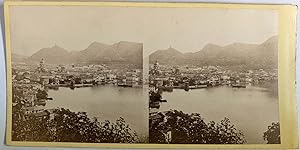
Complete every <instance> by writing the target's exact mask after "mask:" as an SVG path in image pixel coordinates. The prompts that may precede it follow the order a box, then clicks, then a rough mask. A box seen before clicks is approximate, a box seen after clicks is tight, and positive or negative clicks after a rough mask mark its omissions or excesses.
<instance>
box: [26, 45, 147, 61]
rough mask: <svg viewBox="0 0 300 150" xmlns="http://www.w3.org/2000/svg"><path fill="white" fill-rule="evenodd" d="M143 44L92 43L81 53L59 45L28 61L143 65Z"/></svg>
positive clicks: (31, 57)
mask: <svg viewBox="0 0 300 150" xmlns="http://www.w3.org/2000/svg"><path fill="white" fill-rule="evenodd" d="M142 55H143V44H142V43H134V42H125V41H121V42H118V43H115V44H112V45H107V44H103V43H99V42H93V43H91V44H90V45H89V46H88V47H87V48H86V49H84V50H81V51H71V52H69V51H67V50H65V49H63V48H61V47H59V46H57V45H55V46H53V47H50V48H42V49H40V50H39V51H37V52H36V53H34V54H33V55H32V56H30V57H29V58H28V59H27V60H28V61H39V60H41V59H42V58H44V59H45V62H46V63H52V64H70V63H112V62H120V63H130V64H142Z"/></svg>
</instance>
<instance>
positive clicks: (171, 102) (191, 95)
mask: <svg viewBox="0 0 300 150" xmlns="http://www.w3.org/2000/svg"><path fill="white" fill-rule="evenodd" d="M162 97H163V99H167V101H168V102H167V103H161V106H160V108H159V111H166V110H170V109H176V110H181V111H183V112H185V113H194V112H195V113H200V114H201V116H202V117H204V119H205V120H206V121H211V120H213V121H216V122H220V121H221V120H222V119H224V117H227V118H229V119H230V121H231V123H232V124H234V125H235V126H236V128H237V129H239V130H241V131H242V132H243V133H244V135H245V138H246V140H247V143H265V141H264V140H263V137H262V136H263V132H264V131H266V130H267V128H268V125H271V123H272V122H275V121H276V122H277V121H278V120H279V115H278V112H279V105H278V98H277V96H276V95H274V92H272V91H269V90H267V89H266V88H260V87H255V86H247V88H231V87H226V86H224V87H215V88H207V89H194V90H190V91H188V92H187V91H184V90H182V89H174V91H173V92H164V93H163V94H162ZM151 111H153V110H151Z"/></svg>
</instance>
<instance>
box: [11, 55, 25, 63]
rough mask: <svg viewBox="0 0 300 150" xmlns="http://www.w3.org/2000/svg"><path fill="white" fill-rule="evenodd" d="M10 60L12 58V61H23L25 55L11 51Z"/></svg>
mask: <svg viewBox="0 0 300 150" xmlns="http://www.w3.org/2000/svg"><path fill="white" fill-rule="evenodd" d="M11 60H12V62H25V60H26V56H23V55H19V54H15V53H12V54H11Z"/></svg>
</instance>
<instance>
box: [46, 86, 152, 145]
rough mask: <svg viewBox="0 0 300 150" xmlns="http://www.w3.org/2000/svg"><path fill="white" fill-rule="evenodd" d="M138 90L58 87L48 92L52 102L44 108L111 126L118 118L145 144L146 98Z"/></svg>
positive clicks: (146, 131) (141, 91)
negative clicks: (85, 113) (71, 113)
mask: <svg viewBox="0 0 300 150" xmlns="http://www.w3.org/2000/svg"><path fill="white" fill-rule="evenodd" d="M143 91H144V90H143V89H142V88H123V87H117V86H113V85H105V86H97V87H85V88H75V89H74V90H71V89H70V88H64V87H60V88H59V90H49V91H48V95H49V97H52V98H53V100H52V101H51V100H50V101H47V104H46V107H48V108H54V107H62V108H66V109H70V110H71V111H75V112H80V111H81V112H87V115H88V116H89V117H90V118H92V117H97V118H98V119H99V120H100V121H101V120H103V121H104V120H109V121H111V122H115V121H116V120H117V119H118V118H120V117H122V118H124V119H125V121H126V123H128V124H129V126H130V127H131V129H132V130H134V131H136V133H137V135H138V140H139V141H140V142H143V141H145V139H147V136H148V119H147V118H148V108H147V106H148V103H147V101H148V98H147V97H146V96H145V95H144V94H143Z"/></svg>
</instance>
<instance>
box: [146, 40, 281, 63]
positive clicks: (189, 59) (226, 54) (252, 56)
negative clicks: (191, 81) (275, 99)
mask: <svg viewBox="0 0 300 150" xmlns="http://www.w3.org/2000/svg"><path fill="white" fill-rule="evenodd" d="M277 43H278V37H277V36H272V37H270V38H268V39H267V40H265V41H264V42H262V43H260V44H249V43H231V44H228V45H225V46H219V45H216V44H207V45H205V46H204V47H203V48H202V49H201V50H199V51H196V52H187V53H181V52H180V51H179V50H177V51H178V52H177V53H176V54H175V53H174V54H172V53H168V49H165V50H161V49H160V50H157V51H155V52H153V53H152V54H150V56H149V61H150V64H151V63H154V62H156V61H158V62H159V63H161V64H170V65H180V64H187V65H220V66H231V65H243V66H247V67H250V68H259V67H262V68H265V67H267V68H268V67H277V63H278V62H277V56H278V54H277V52H278V50H277V49H278V46H277ZM180 53H181V55H179V54H180ZM171 58H173V59H175V60H171ZM258 62H260V63H258Z"/></svg>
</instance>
